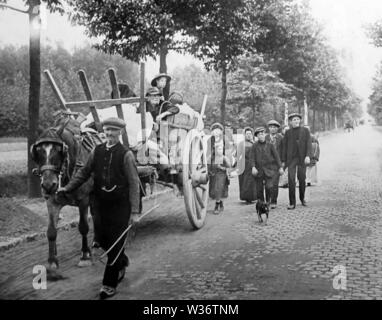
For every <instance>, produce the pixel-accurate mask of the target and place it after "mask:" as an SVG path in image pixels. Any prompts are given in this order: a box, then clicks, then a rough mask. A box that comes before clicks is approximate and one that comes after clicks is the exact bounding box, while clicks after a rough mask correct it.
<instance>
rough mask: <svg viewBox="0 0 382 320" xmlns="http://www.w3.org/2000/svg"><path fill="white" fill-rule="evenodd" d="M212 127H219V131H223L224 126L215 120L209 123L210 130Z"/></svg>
mask: <svg viewBox="0 0 382 320" xmlns="http://www.w3.org/2000/svg"><path fill="white" fill-rule="evenodd" d="M214 129H220V130H221V131H224V127H223V126H222V125H221V124H220V123H219V122H215V123H214V124H213V125H211V128H210V130H211V131H213V130H214Z"/></svg>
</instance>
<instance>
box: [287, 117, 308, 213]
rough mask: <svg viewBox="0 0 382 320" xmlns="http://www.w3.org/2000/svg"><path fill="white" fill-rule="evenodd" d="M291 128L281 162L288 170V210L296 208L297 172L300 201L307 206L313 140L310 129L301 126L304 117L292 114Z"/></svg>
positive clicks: (290, 119)
mask: <svg viewBox="0 0 382 320" xmlns="http://www.w3.org/2000/svg"><path fill="white" fill-rule="evenodd" d="M288 119H289V121H290V123H291V128H290V129H289V130H288V131H286V132H285V136H284V140H283V148H282V149H283V150H282V155H281V160H282V162H283V167H284V168H285V167H287V168H288V188H289V206H288V210H293V209H295V208H296V170H297V179H298V183H299V193H300V194H299V195H300V201H301V204H302V205H303V206H306V205H307V203H306V201H305V179H306V166H307V165H308V164H309V163H310V158H311V154H312V140H311V136H310V132H309V129H307V128H305V127H302V126H300V123H301V120H302V116H301V115H300V114H297V113H292V114H291V115H289V117H288Z"/></svg>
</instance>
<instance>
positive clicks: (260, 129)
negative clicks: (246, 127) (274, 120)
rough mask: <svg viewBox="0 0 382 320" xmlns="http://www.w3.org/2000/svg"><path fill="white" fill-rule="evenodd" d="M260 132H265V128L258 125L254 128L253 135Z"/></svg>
mask: <svg viewBox="0 0 382 320" xmlns="http://www.w3.org/2000/svg"><path fill="white" fill-rule="evenodd" d="M260 132H265V128H264V127H258V128H256V130H255V137H256V136H257V135H258V134H259V133H260Z"/></svg>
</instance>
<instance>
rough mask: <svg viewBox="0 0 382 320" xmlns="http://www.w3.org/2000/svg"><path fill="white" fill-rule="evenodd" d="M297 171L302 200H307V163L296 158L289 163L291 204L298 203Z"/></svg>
mask: <svg viewBox="0 0 382 320" xmlns="http://www.w3.org/2000/svg"><path fill="white" fill-rule="evenodd" d="M296 171H297V179H298V185H299V187H298V188H299V196H300V201H304V200H305V180H306V165H305V164H301V163H300V161H299V159H298V158H294V159H293V160H292V161H291V162H290V163H289V165H288V186H289V204H290V205H292V206H293V205H296Z"/></svg>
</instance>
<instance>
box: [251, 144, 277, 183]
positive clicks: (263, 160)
mask: <svg viewBox="0 0 382 320" xmlns="http://www.w3.org/2000/svg"><path fill="white" fill-rule="evenodd" d="M250 158H251V162H252V168H253V167H255V168H256V169H257V170H258V171H259V174H258V175H257V176H256V178H261V177H264V176H265V177H268V178H271V177H273V176H274V175H275V174H277V172H278V170H279V169H280V168H281V161H280V157H279V155H278V153H277V151H276V148H275V147H274V145H273V144H271V143H270V142H267V141H265V142H264V143H261V142H259V141H257V142H255V144H254V145H253V146H252V151H251V155H250Z"/></svg>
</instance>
